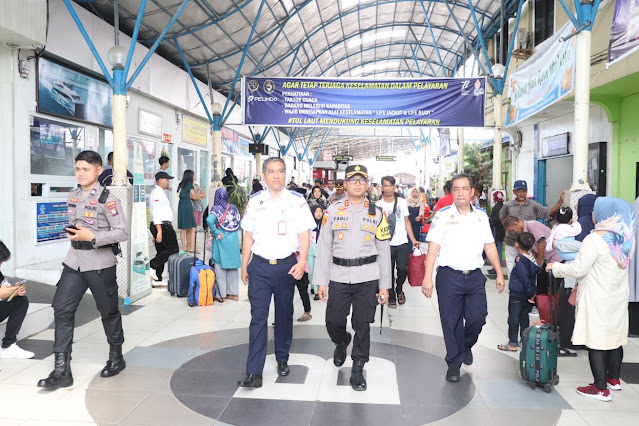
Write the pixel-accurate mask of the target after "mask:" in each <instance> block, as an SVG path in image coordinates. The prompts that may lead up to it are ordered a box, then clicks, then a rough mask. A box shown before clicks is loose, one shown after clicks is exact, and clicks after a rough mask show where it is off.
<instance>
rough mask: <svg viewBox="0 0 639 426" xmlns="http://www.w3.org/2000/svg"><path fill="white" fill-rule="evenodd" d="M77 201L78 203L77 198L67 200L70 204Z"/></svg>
mask: <svg viewBox="0 0 639 426" xmlns="http://www.w3.org/2000/svg"><path fill="white" fill-rule="evenodd" d="M78 201H80V200H78V199H77V198H71V199H70V200H69V202H70V203H77V202H78Z"/></svg>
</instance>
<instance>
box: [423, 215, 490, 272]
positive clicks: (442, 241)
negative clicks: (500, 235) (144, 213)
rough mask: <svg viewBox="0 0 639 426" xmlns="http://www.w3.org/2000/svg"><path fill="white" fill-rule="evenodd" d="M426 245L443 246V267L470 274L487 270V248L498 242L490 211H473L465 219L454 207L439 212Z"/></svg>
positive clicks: (440, 254) (440, 249)
mask: <svg viewBox="0 0 639 426" xmlns="http://www.w3.org/2000/svg"><path fill="white" fill-rule="evenodd" d="M426 241H427V242H433V243H437V244H439V246H440V248H439V266H448V267H449V268H452V269H455V270H457V271H470V270H473V269H477V268H481V267H482V266H483V264H484V259H483V258H482V252H483V251H484V245H485V244H489V243H494V242H495V239H494V238H493V233H492V232H491V231H490V224H489V223H488V215H487V214H486V211H484V210H483V209H480V208H477V207H473V208H472V209H471V211H470V212H469V213H468V214H467V215H465V216H464V215H463V214H461V213H460V212H459V210H457V207H456V206H455V204H453V205H451V206H447V207H444V208H443V209H440V210H439V211H437V213H436V214H435V217H434V218H433V222H432V224H431V225H430V229H429V230H428V236H427V237H426Z"/></svg>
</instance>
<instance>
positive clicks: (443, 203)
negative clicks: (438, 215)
mask: <svg viewBox="0 0 639 426" xmlns="http://www.w3.org/2000/svg"><path fill="white" fill-rule="evenodd" d="M452 189H453V181H450V180H448V181H446V184H445V185H444V194H446V195H444V196H443V197H442V198H440V199H439V201H437V204H435V212H437V211H438V210H439V209H443V208H444V207H447V206H450V205H452V204H453V202H455V200H454V199H453V194H451V193H450V191H451V190H452Z"/></svg>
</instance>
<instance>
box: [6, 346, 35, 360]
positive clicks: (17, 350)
mask: <svg viewBox="0 0 639 426" xmlns="http://www.w3.org/2000/svg"><path fill="white" fill-rule="evenodd" d="M34 356H35V354H34V353H33V352H30V351H25V350H24V349H22V348H21V347H20V346H18V344H17V343H14V344H13V345H11V346H9V347H8V348H6V349H5V348H2V349H0V358H3V359H9V358H12V359H29V358H33V357H34Z"/></svg>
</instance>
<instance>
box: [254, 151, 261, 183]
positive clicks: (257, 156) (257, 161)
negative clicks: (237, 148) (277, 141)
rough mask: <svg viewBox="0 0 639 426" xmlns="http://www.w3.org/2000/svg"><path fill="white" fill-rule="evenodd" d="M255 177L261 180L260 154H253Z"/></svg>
mask: <svg viewBox="0 0 639 426" xmlns="http://www.w3.org/2000/svg"><path fill="white" fill-rule="evenodd" d="M255 177H256V178H258V179H259V180H260V181H261V180H262V154H260V153H258V154H255Z"/></svg>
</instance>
